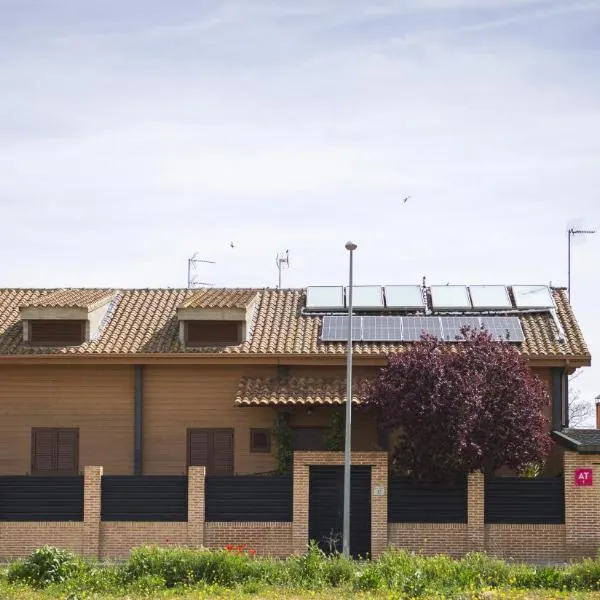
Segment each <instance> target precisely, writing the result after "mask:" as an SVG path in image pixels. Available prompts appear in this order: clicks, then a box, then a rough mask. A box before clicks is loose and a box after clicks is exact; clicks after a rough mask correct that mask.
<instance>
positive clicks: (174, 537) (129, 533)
mask: <svg viewBox="0 0 600 600" xmlns="http://www.w3.org/2000/svg"><path fill="white" fill-rule="evenodd" d="M142 545H157V546H187V545H188V535H187V523H165V522H127V521H120V522H118V521H113V522H103V523H102V524H101V526H100V540H99V546H100V558H101V559H102V560H108V559H123V558H127V557H128V556H129V552H130V550H131V548H135V547H136V546H142Z"/></svg>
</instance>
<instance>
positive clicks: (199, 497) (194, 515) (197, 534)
mask: <svg viewBox="0 0 600 600" xmlns="http://www.w3.org/2000/svg"><path fill="white" fill-rule="evenodd" d="M205 477H206V467H188V523H187V539H188V546H202V545H203V544H204V482H205Z"/></svg>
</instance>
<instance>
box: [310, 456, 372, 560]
mask: <svg viewBox="0 0 600 600" xmlns="http://www.w3.org/2000/svg"><path fill="white" fill-rule="evenodd" d="M350 484H351V485H350V552H351V554H352V556H354V557H355V558H356V557H362V558H365V557H367V556H368V555H369V554H370V553H371V467H366V466H357V467H352V474H351V480H350ZM343 503H344V468H343V467H333V466H327V467H310V483H309V506H308V537H309V539H311V540H315V541H316V542H317V543H318V545H319V548H321V549H322V550H323V551H324V552H327V553H332V552H341V551H342V523H343V511H344V506H343Z"/></svg>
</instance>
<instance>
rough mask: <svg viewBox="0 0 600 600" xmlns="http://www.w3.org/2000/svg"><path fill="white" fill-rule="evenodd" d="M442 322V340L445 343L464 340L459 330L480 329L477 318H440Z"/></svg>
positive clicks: (479, 322)
mask: <svg viewBox="0 0 600 600" xmlns="http://www.w3.org/2000/svg"><path fill="white" fill-rule="evenodd" d="M440 319H441V321H442V332H443V338H444V341H446V342H454V341H457V340H458V341H460V340H463V339H464V336H463V334H462V332H461V330H462V329H463V328H464V327H470V328H471V329H480V328H481V320H480V318H479V317H463V316H460V317H440Z"/></svg>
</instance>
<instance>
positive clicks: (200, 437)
mask: <svg viewBox="0 0 600 600" xmlns="http://www.w3.org/2000/svg"><path fill="white" fill-rule="evenodd" d="M210 450H211V440H210V429H190V430H189V431H188V465H191V466H204V467H206V470H207V471H208V466H209V463H210V454H211V452H210Z"/></svg>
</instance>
